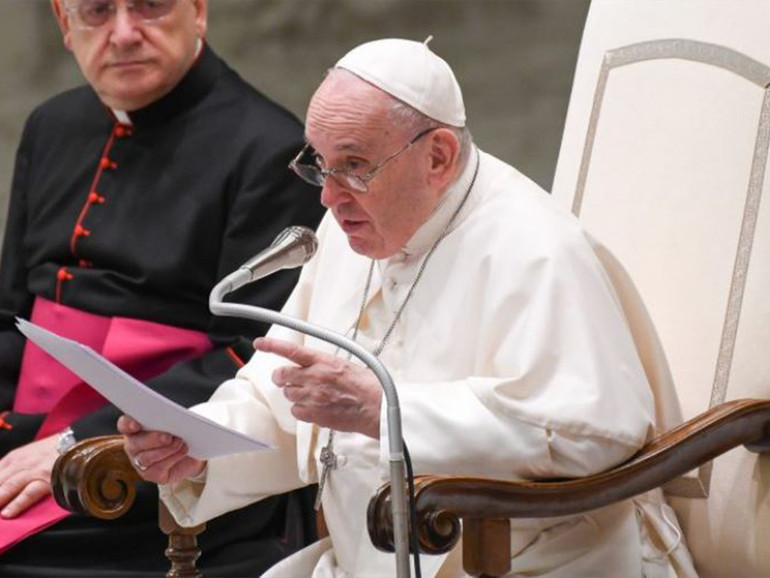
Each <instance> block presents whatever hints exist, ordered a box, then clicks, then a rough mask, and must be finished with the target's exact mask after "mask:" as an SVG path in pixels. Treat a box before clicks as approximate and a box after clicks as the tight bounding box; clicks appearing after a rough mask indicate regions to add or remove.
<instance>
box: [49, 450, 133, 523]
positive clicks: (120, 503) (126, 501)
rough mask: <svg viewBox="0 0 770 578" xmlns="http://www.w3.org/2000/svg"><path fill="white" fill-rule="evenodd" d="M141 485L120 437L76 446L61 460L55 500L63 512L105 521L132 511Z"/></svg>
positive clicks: (53, 477) (54, 477) (54, 476)
mask: <svg viewBox="0 0 770 578" xmlns="http://www.w3.org/2000/svg"><path fill="white" fill-rule="evenodd" d="M139 481H141V478H140V477H139V474H137V473H136V470H135V469H134V468H133V466H132V465H131V462H130V461H129V460H128V456H127V455H126V453H125V452H124V451H123V437H122V436H119V435H115V436H103V437H97V438H91V439H87V440H83V441H81V442H79V443H77V444H75V445H74V446H72V447H71V448H70V449H69V450H67V452H65V453H64V454H63V455H61V456H59V459H57V460H56V463H55V464H54V468H53V473H52V475H51V485H52V489H53V496H54V498H55V499H56V502H57V503H58V504H59V505H60V506H61V507H62V508H64V509H66V510H69V511H71V512H75V513H76V514H86V515H89V516H94V517H96V518H101V519H103V520H112V519H114V518H119V517H120V516H122V515H123V514H125V513H126V512H127V511H128V510H129V509H130V508H131V505H132V504H133V503H134V498H135V497H136V484H137V483H138V482H139Z"/></svg>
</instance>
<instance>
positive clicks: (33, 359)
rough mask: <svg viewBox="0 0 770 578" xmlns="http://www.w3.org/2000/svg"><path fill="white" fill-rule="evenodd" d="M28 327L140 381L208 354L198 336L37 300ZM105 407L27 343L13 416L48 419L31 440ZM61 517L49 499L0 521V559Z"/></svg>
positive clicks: (204, 338) (208, 343) (206, 342)
mask: <svg viewBox="0 0 770 578" xmlns="http://www.w3.org/2000/svg"><path fill="white" fill-rule="evenodd" d="M31 321H32V322H33V323H35V324H37V325H40V326H41V327H44V328H46V329H49V330H51V331H53V332H54V333H57V334H58V335H61V336H62V337H66V338H68V339H74V340H75V341H78V342H80V343H83V344H84V345H88V346H89V347H90V348H92V349H93V350H94V351H97V352H99V353H100V354H101V355H102V356H104V357H105V358H107V359H109V360H110V361H112V362H113V363H115V364H116V365H117V366H119V367H120V368H122V369H123V370H124V371H126V372H127V373H129V374H131V375H133V376H134V377H136V378H137V379H139V380H142V381H144V380H147V379H150V378H152V377H154V376H156V375H160V374H161V373H163V372H164V371H166V370H168V369H169V368H170V367H171V366H172V365H174V364H175V363H178V362H180V361H184V360H186V359H192V358H194V357H198V356H200V355H202V354H203V353H205V352H207V351H209V350H210V349H211V341H209V339H208V337H207V336H206V335H205V334H204V333H201V332H199V331H193V330H191V329H180V328H178V327H171V326H169V325H162V324H160V323H153V322H150V321H142V320H139V319H129V318H127V317H103V316H101V315H94V314H92V313H86V312H85V311H80V310H78V309H73V308H71V307H66V306H64V305H60V304H58V303H53V302H51V301H48V300H46V299H43V298H41V297H37V298H36V299H35V304H34V307H33V309H32V319H31ZM105 403H106V400H105V399H104V398H103V397H102V396H101V395H99V394H98V393H97V392H96V391H95V390H94V389H92V388H91V387H89V386H88V385H87V384H86V383H84V382H83V381H81V379H80V378H79V377H77V376H76V375H75V374H73V373H72V372H70V371H69V370H68V369H66V368H65V367H64V366H63V365H61V364H60V363H59V362H57V361H56V360H55V359H54V358H52V357H51V356H50V355H48V354H47V353H45V352H44V351H43V350H41V349H40V348H39V347H37V346H36V345H35V344H34V343H31V342H29V341H28V342H27V344H26V346H25V348H24V356H23V358H22V363H21V372H20V374H19V383H18V387H17V390H16V399H15V402H14V407H13V411H17V412H22V413H47V414H48V415H47V417H46V419H45V421H44V422H43V425H42V426H41V427H40V429H39V430H38V433H37V435H36V436H35V439H41V438H44V437H47V436H50V435H52V434H54V433H56V432H59V431H61V430H62V429H64V428H65V427H67V426H68V425H69V424H71V423H72V422H74V421H75V420H77V419H79V418H81V417H83V416H84V415H87V414H88V413H90V412H92V411H94V410H96V409H98V408H99V407H101V406H102V405H104V404H105ZM67 515H69V512H67V511H66V510H64V509H62V508H60V507H59V506H58V505H57V504H56V502H55V501H54V499H53V498H52V497H50V496H49V497H47V498H45V499H44V500H41V501H40V502H38V503H37V504H35V505H34V506H33V507H32V508H30V509H29V510H27V511H26V512H25V513H24V514H22V515H21V516H19V517H18V518H14V519H12V520H6V519H3V518H0V554H2V552H4V551H5V550H7V549H9V548H10V547H12V546H13V545H14V544H17V543H19V542H20V541H21V540H23V539H24V538H26V537H27V536H31V535H32V534H35V533H37V532H39V531H41V530H43V529H45V528H47V527H48V526H51V525H52V524H55V523H56V522H58V521H59V520H61V519H63V518H65V517H66V516H67Z"/></svg>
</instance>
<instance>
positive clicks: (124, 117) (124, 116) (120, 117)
mask: <svg viewBox="0 0 770 578" xmlns="http://www.w3.org/2000/svg"><path fill="white" fill-rule="evenodd" d="M201 50H203V39H201V38H198V41H197V43H196V45H195V58H198V56H200V54H201ZM110 110H112V114H113V115H115V120H117V121H118V122H119V123H120V124H124V125H126V126H133V125H134V123H133V122H131V117H130V116H129V115H128V113H127V112H126V111H125V110H118V109H116V108H112V109H110Z"/></svg>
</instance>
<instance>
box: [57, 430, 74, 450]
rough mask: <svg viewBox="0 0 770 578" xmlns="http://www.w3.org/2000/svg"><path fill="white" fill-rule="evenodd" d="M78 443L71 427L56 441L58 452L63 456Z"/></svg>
mask: <svg viewBox="0 0 770 578" xmlns="http://www.w3.org/2000/svg"><path fill="white" fill-rule="evenodd" d="M76 442H77V440H76V439H75V433H74V432H73V431H72V428H71V427H68V428H67V429H65V430H64V431H63V432H61V433H60V434H59V439H58V440H57V441H56V451H57V452H59V455H61V454H63V453H64V452H66V451H67V450H68V449H70V448H71V447H72V446H74V445H75V443H76Z"/></svg>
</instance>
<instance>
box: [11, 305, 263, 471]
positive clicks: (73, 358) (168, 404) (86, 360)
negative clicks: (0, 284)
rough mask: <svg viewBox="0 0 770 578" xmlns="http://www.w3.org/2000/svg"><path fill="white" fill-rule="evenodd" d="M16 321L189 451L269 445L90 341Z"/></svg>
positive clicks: (201, 454)
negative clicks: (174, 396) (184, 402)
mask: <svg viewBox="0 0 770 578" xmlns="http://www.w3.org/2000/svg"><path fill="white" fill-rule="evenodd" d="M16 326H17V327H18V328H19V331H21V332H22V333H23V334H24V335H25V336H26V337H27V339H30V340H31V341H33V342H34V343H35V344H37V345H38V346H39V347H40V348H41V349H43V350H44V351H46V352H47V353H48V354H50V355H51V356H52V357H54V358H55V359H56V360H58V361H59V362H60V363H62V364H63V365H65V366H66V367H67V369H69V370H70V371H71V372H72V373H74V374H75V375H77V376H78V377H80V378H81V379H82V380H83V381H85V382H86V383H88V384H89V385H90V386H91V387H93V388H94V389H96V390H97V391H99V393H101V394H102V395H103V396H104V397H106V398H107V399H108V400H110V402H111V403H112V404H113V405H115V406H117V407H118V408H120V410H121V411H122V412H123V413H125V414H127V415H130V416H132V417H133V418H135V419H137V420H138V421H139V422H140V423H141V424H142V425H143V426H144V427H145V428H146V429H150V430H160V431H166V432H169V433H171V434H173V435H175V436H178V437H180V438H182V439H183V440H184V441H185V442H186V443H187V447H188V448H189V453H190V455H191V456H193V457H196V458H199V459H210V458H214V457H217V456H224V455H229V454H237V453H243V452H251V451H255V450H266V449H272V448H271V447H270V445H269V444H266V443H264V442H261V441H258V440H255V439H252V438H250V437H248V436H245V435H243V434H241V433H239V432H237V431H234V430H231V429H229V428H227V427H225V426H222V425H220V424H218V423H215V422H213V421H211V420H210V419H208V418H205V417H203V416H201V415H198V414H196V413H193V412H191V411H189V410H187V409H185V408H183V407H182V406H180V405H178V404H177V403H174V402H173V401H171V400H169V399H167V398H165V397H163V396H162V395H160V394H159V393H157V392H156V391H153V390H152V389H150V388H149V387H147V386H146V385H144V384H143V383H142V382H140V381H138V380H136V379H134V378H133V377H131V376H130V375H129V374H127V373H126V372H125V371H123V370H122V369H120V368H119V367H117V366H116V365H114V364H113V363H111V362H109V361H108V360H106V359H105V358H103V357H102V356H101V355H99V354H98V353H96V352H95V351H94V350H93V349H91V348H90V347H87V346H85V345H82V344H80V343H78V342H77V341H72V340H71V339H65V338H64V337H60V336H58V335H56V334H55V333H51V332H50V331H48V330H46V329H43V328H42V327H39V326H37V325H35V324H33V323H30V322H29V321H25V320H23V319H17V320H16Z"/></svg>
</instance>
